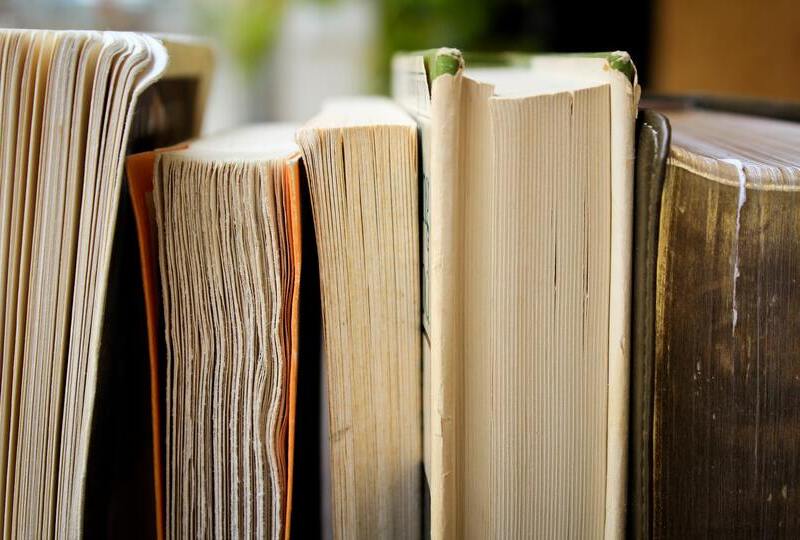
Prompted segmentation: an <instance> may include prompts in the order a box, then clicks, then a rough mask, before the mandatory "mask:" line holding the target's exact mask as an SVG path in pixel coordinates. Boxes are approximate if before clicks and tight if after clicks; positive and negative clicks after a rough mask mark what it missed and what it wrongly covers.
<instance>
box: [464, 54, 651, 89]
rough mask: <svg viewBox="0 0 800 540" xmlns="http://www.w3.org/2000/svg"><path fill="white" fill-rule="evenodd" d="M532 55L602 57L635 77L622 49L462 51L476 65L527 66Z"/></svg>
mask: <svg viewBox="0 0 800 540" xmlns="http://www.w3.org/2000/svg"><path fill="white" fill-rule="evenodd" d="M534 56H555V57H558V56H561V57H568V56H576V57H579V58H603V59H605V60H606V62H608V66H609V67H610V68H611V69H613V70H616V71H619V72H620V73H622V74H623V75H625V78H627V79H628V81H630V83H631V84H633V82H634V80H635V79H636V66H635V65H634V64H633V60H632V59H631V57H630V55H629V54H628V53H626V52H624V51H606V52H594V53H520V52H501V53H464V58H465V60H466V61H467V62H468V63H469V64H471V65H472V64H475V65H478V66H487V67H491V66H527V65H529V64H530V61H531V58H533V57H534Z"/></svg>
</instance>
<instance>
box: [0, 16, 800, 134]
mask: <svg viewBox="0 0 800 540" xmlns="http://www.w3.org/2000/svg"><path fill="white" fill-rule="evenodd" d="M0 25H2V26H6V27H28V28H32V27H35V28H97V29H118V30H143V31H155V32H176V33H190V34H198V35H201V36H206V37H208V38H209V39H210V40H211V41H213V42H214V43H215V44H216V50H217V73H216V79H215V82H214V85H213V87H212V92H211V96H210V103H209V109H208V117H207V122H206V128H207V130H217V129H221V128H224V127H228V126H231V125H234V124H240V123H243V122H252V121H259V120H290V121H303V120H305V119H306V118H308V116H310V115H311V114H313V113H314V112H315V111H316V110H318V108H319V106H320V103H321V101H322V100H323V99H325V97H327V96H335V95H346V94H356V93H383V92H386V91H387V89H388V87H389V59H390V58H391V55H392V53H393V52H394V51H397V50H413V49H424V48H431V47H439V46H449V47H457V48H460V49H462V50H464V51H468V52H469V51H472V52H477V51H480V52H494V51H509V50H515V51H528V52H534V51H556V52H575V51H602V50H627V51H628V52H630V53H631V56H632V57H633V59H634V61H635V63H636V65H637V68H638V72H639V80H640V82H641V83H642V85H643V88H644V91H645V93H647V92H652V91H658V92H673V93H674V92H682V93H685V92H701V93H715V94H728V95H730V94H735V95H743V96H753V97H762V98H772V99H781V100H793V101H797V100H800V70H798V69H797V66H796V62H797V58H800V4H798V2H797V0H615V1H614V2H603V1H590V0H572V1H565V0H495V1H492V0H0Z"/></svg>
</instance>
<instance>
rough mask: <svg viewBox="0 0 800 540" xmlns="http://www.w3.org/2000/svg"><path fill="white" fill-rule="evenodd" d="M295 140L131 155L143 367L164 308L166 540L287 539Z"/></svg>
mask: <svg viewBox="0 0 800 540" xmlns="http://www.w3.org/2000/svg"><path fill="white" fill-rule="evenodd" d="M293 137H294V127H293V126H281V125H277V126H273V125H263V126H251V127H247V128H240V129H238V130H235V131H232V132H229V133H223V134H220V135H215V136H209V137H204V138H201V139H198V140H195V141H192V142H190V143H188V144H185V145H182V146H180V147H177V148H171V149H169V148H168V149H163V150H160V151H157V152H149V153H144V154H138V155H135V156H132V157H130V158H129V159H128V169H129V181H130V182H131V188H132V192H133V193H134V194H135V198H134V204H135V208H136V209H137V219H138V226H139V239H140V247H141V256H142V264H143V267H145V268H147V269H149V270H150V277H148V278H147V279H146V280H145V293H146V295H147V296H148V298H149V301H148V304H149V306H152V307H151V308H150V309H151V311H150V313H149V321H148V322H149V323H150V340H151V348H150V354H151V365H157V364H158V363H159V362H160V359H159V355H158V347H157V345H156V344H155V342H157V341H158V334H159V333H160V332H159V331H160V330H161V329H160V328H159V325H158V320H157V318H158V312H163V334H161V335H163V339H164V344H165V346H164V348H165V355H164V360H165V378H164V383H163V384H164V387H165V399H164V402H165V409H166V410H165V413H166V418H167V422H166V428H165V433H166V448H165V460H164V461H165V471H164V473H163V474H164V478H165V481H164V491H165V499H164V503H163V505H164V512H165V518H166V520H165V529H166V535H167V536H168V537H170V538H180V537H185V536H187V535H189V536H207V535H212V536H218V537H219V536H228V535H230V536H234V537H237V536H246V537H250V536H257V537H262V538H266V537H269V538H288V537H289V534H290V523H291V522H290V515H291V501H292V475H293V468H294V459H293V458H294V430H295V425H294V410H295V403H296V399H295V398H296V385H297V364H298V354H297V352H298V331H299V319H298V317H299V283H300V271H301V260H302V251H301V234H302V232H301V225H300V213H299V211H300V210H299V204H300V195H299V184H300V174H301V172H300V168H299V157H300V155H299V151H298V148H297V146H296V145H295V144H294V142H293ZM148 200H151V201H152V204H151V205H149V204H148ZM150 208H152V210H150ZM153 235H155V237H156V238H157V243H151V242H150V238H151V237H152V236H153ZM156 260H157V263H156ZM155 266H158V272H159V275H158V278H160V279H159V280H158V282H159V283H160V289H161V295H160V298H159V295H158V287H157V286H156V279H158V278H156V276H155V275H154V274H156V270H155V268H154V267H155ZM154 377H155V378H157V376H156V375H154Z"/></svg>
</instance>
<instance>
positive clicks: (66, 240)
mask: <svg viewBox="0 0 800 540" xmlns="http://www.w3.org/2000/svg"><path fill="white" fill-rule="evenodd" d="M0 50H2V79H0V80H1V84H0V86H1V87H2V88H1V89H0V92H2V99H0V108H1V110H0V124H2V126H1V129H0V133H2V139H1V140H0V146H2V148H0V152H2V168H1V169H0V175H1V176H2V193H0V224H2V225H0V257H1V258H2V264H0V272H2V275H0V283H2V286H0V328H2V331H0V332H1V333H0V340H2V343H1V344H0V348H2V358H3V363H2V365H3V367H2V380H0V396H2V399H1V400H0V492H2V497H0V500H2V501H3V508H2V509H0V528H2V531H3V536H5V537H16V536H26V535H28V534H30V533H31V532H32V531H38V533H39V534H40V535H42V536H54V535H55V534H59V535H64V536H75V537H78V536H82V535H84V534H86V535H92V534H99V533H100V532H101V531H102V533H103V534H114V532H115V531H116V532H120V531H122V530H125V531H127V532H128V533H130V534H137V533H139V534H142V535H148V536H149V535H152V534H154V533H155V531H156V524H155V520H156V517H155V514H154V512H153V505H152V501H153V498H154V497H155V492H154V487H153V483H154V475H153V473H152V463H151V461H152V452H151V446H150V444H151V443H150V437H151V435H152V433H151V430H150V414H149V411H148V410H147V408H146V406H147V404H148V400H144V401H143V402H142V401H141V400H140V401H128V400H127V398H128V397H129V396H130V395H131V394H130V392H131V391H132V390H133V389H134V388H138V385H139V384H142V383H143V382H144V383H146V382H147V380H146V379H144V380H142V379H140V378H138V377H137V375H138V374H139V373H140V372H138V371H136V368H135V365H131V368H130V369H131V371H126V369H125V366H126V362H127V361H129V360H132V359H133V360H134V361H138V360H140V357H139V356H138V355H137V351H136V347H135V345H136V343H137V342H136V339H135V336H136V335H137V331H138V327H137V326H136V324H135V322H129V321H127V320H126V318H125V315H124V314H123V312H124V310H126V309H127V310H131V311H135V309H136V306H137V304H136V301H137V298H139V300H140V297H138V296H136V295H134V296H133V297H132V298H133V301H132V303H131V304H129V305H128V304H126V301H127V300H128V299H129V298H131V296H130V292H131V291H129V290H127V289H126V288H125V281H124V276H125V275H126V272H127V271H129V270H130V267H128V266H126V265H125V263H124V259H125V256H124V254H123V253H122V251H124V250H122V247H121V245H122V243H124V233H125V223H126V212H127V211H128V207H127V205H126V202H125V198H126V196H127V194H126V192H125V190H124V189H123V183H122V166H123V158H124V156H125V154H126V152H127V151H128V150H129V149H131V148H135V147H137V146H138V145H147V144H154V145H166V144H172V143H174V142H178V141H180V140H183V139H185V138H188V137H191V136H193V135H195V134H196V133H197V132H198V131H199V129H200V122H201V118H202V109H203V106H204V102H205V95H206V91H207V87H208V79H209V75H210V69H211V56H210V53H209V50H208V48H207V47H205V46H204V45H202V44H201V43H197V42H193V41H190V40H185V39H181V38H167V37H162V38H155V37H151V36H146V35H140V34H131V33H118V32H79V31H62V32H55V31H44V30H2V31H0ZM134 269H135V270H136V269H138V265H137V266H135V267H134ZM131 346H133V347H132V348H131ZM139 365H140V366H141V367H145V364H139ZM117 391H119V392H117ZM141 395H142V396H147V395H148V394H141ZM112 411H113V412H114V413H115V414H114V417H113V418H114V422H109V421H108V420H109V418H110V416H109V415H110V413H111V412H112ZM132 435H135V436H133V437H131V436H132ZM142 471H144V473H145V474H141V473H142ZM148 471H149V474H148V473H147V472H148ZM112 482H113V483H112ZM123 499H124V500H123Z"/></svg>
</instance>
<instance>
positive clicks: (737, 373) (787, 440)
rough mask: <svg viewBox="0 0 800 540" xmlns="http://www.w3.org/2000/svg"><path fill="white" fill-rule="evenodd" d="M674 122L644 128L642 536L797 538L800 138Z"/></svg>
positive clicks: (709, 118)
mask: <svg viewBox="0 0 800 540" xmlns="http://www.w3.org/2000/svg"><path fill="white" fill-rule="evenodd" d="M715 108H716V109H719V107H715ZM773 109H774V108H773ZM773 109H770V108H767V109H764V108H761V109H758V110H759V111H765V110H773ZM737 111H739V112H740V109H737ZM664 112H665V115H666V117H667V119H668V121H667V120H666V119H664V118H663V117H662V118H661V119H657V120H656V119H655V118H657V117H656V116H654V115H652V113H645V114H644V115H642V117H643V118H642V120H641V121H640V128H639V154H638V156H637V183H636V196H635V200H636V214H635V215H636V218H635V223H636V226H635V245H636V251H635V254H634V307H633V317H634V320H633V329H634V333H633V339H632V351H633V357H632V367H631V369H632V396H633V397H632V403H631V408H632V409H631V431H632V438H631V460H630V466H631V469H630V472H631V481H630V484H629V487H630V493H629V515H628V531H629V534H630V535H631V536H632V537H635V538H650V537H653V538H692V537H709V536H710V537H726V538H727V537H737V538H738V537H742V538H749V537H752V536H754V535H757V536H763V537H768V538H771V537H776V536H781V537H782V536H788V537H794V536H796V535H797V533H798V532H799V531H800V512H798V511H799V510H800V504H798V501H800V498H799V497H798V494H797V489H798V487H799V486H800V466H799V464H800V462H798V459H797V456H798V454H799V451H800V433H798V425H799V422H800V412H799V411H800V409H798V398H799V397H800V346H799V345H798V343H800V342H798V339H797V336H798V335H800V332H799V331H800V311H798V310H797V308H796V306H797V302H798V300H800V293H798V292H797V287H796V283H797V280H798V278H800V264H799V263H800V239H799V238H800V236H799V235H798V233H800V221H798V220H797V215H798V208H799V207H798V205H800V174H798V171H800V169H799V168H798V155H797V150H796V149H797V148H800V145H798V143H800V128H798V126H797V124H795V123H792V122H788V121H780V120H774V119H766V118H759V117H755V116H746V115H742V114H731V113H724V112H708V111H698V110H695V111H692V110H687V109H685V108H684V109H683V110H675V109H671V110H665V111H664ZM789 112H791V111H789ZM768 116H771V117H773V118H774V117H775V116H776V115H775V114H769V115H768ZM788 116H789V117H791V114H789V115H788ZM658 124H660V125H661V128H660V132H661V133H660V134H657V132H656V131H655V130H653V129H652V127H653V125H658ZM670 124H671V125H672V128H671V129H670ZM659 139H660V143H659V144H656V145H655V146H654V145H653V144H652V143H653V142H654V141H656V140H659ZM662 181H663V185H662Z"/></svg>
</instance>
